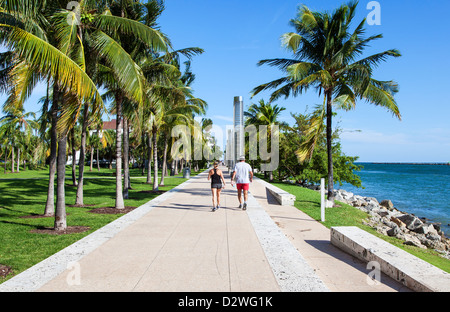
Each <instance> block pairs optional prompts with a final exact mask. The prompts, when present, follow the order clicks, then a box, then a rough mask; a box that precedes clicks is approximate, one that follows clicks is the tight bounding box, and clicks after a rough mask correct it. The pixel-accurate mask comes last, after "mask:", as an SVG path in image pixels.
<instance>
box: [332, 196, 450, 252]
mask: <svg viewBox="0 0 450 312" xmlns="http://www.w3.org/2000/svg"><path fill="white" fill-rule="evenodd" d="M334 196H335V200H337V201H340V202H343V203H346V204H349V205H351V206H353V207H355V208H357V209H360V210H362V211H364V212H367V213H368V215H369V218H368V221H365V222H364V223H365V224H366V225H368V226H370V227H372V228H374V229H375V230H376V231H377V232H378V233H381V234H383V235H386V236H391V237H396V238H398V239H400V240H403V243H404V244H405V245H413V246H416V247H419V248H424V249H427V248H429V249H434V250H436V251H437V252H438V253H439V254H440V255H441V256H442V257H444V258H447V259H450V239H449V238H447V237H446V236H445V233H444V232H443V231H442V230H441V224H440V223H435V222H430V221H429V220H427V219H425V218H419V217H416V216H415V215H414V214H410V213H406V212H402V211H399V210H398V209H396V208H395V207H394V204H393V203H392V201H390V200H387V199H386V200H383V201H381V202H378V200H377V199H376V198H374V197H364V196H360V195H354V194H353V193H351V192H347V191H345V190H335V191H334Z"/></svg>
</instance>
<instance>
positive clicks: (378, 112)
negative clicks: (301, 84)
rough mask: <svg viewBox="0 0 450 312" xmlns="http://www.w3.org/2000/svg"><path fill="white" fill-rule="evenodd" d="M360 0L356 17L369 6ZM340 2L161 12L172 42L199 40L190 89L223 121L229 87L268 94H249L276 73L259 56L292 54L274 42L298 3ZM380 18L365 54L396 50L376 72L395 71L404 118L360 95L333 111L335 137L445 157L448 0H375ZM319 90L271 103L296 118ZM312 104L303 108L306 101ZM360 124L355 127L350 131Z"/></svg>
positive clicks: (253, 1)
mask: <svg viewBox="0 0 450 312" xmlns="http://www.w3.org/2000/svg"><path fill="white" fill-rule="evenodd" d="M369 2H370V1H368V0H360V1H359V5H358V14H357V18H356V19H355V21H357V22H359V21H360V20H362V19H363V18H364V17H366V16H367V15H368V14H369V13H370V12H371V11H372V10H368V9H367V8H366V7H367V4H368V3H369ZM342 3H344V2H341V1H331V0H314V1H306V0H305V1H296V0H282V1H274V0H228V1H213V0H167V1H166V10H165V12H164V13H163V16H162V17H161V18H160V19H159V25H160V26H161V30H162V31H163V32H165V33H166V34H168V35H169V37H170V38H171V40H172V42H173V45H174V47H175V48H184V47H191V46H198V47H201V48H203V49H205V53H204V54H202V55H200V56H196V57H195V58H194V60H193V64H192V70H193V71H194V73H195V74H196V81H195V83H194V85H193V89H194V90H195V95H196V96H198V97H200V98H203V99H204V100H206V101H207V102H208V104H209V109H208V113H207V117H209V118H211V119H213V121H214V123H215V124H217V125H220V126H222V127H225V125H227V124H231V119H230V118H231V117H232V112H233V110H232V104H233V97H234V96H243V97H244V104H245V105H246V106H248V105H250V104H251V103H257V102H258V101H259V99H261V98H263V99H266V100H267V99H268V93H264V94H261V96H259V95H258V96H256V97H255V98H253V99H250V91H251V90H252V89H253V88H254V87H255V86H257V85H259V84H262V83H264V82H268V81H271V80H274V79H276V78H279V77H281V72H280V71H278V70H277V69H276V68H271V67H268V66H264V67H257V66H256V63H257V62H258V61H259V60H261V59H267V58H278V57H290V55H289V54H288V53H287V51H285V50H284V49H283V48H282V47H281V44H280V39H279V38H280V36H281V35H282V34H283V33H286V32H290V31H293V28H292V27H291V26H289V21H290V19H292V18H294V17H295V16H296V12H297V8H298V6H299V5H300V4H305V5H306V6H308V7H309V8H311V9H313V10H328V11H332V10H334V9H335V8H336V7H338V6H339V5H340V4H342ZM378 3H379V4H380V13H381V25H373V26H370V25H367V26H366V30H367V34H368V35H372V34H378V33H382V34H383V35H384V38H383V39H381V40H378V41H375V43H374V45H373V47H371V48H368V49H367V55H369V53H376V52H381V51H384V50H387V49H392V48H396V49H398V50H400V52H401V53H402V55H403V56H402V57H401V58H397V59H394V58H392V59H389V60H388V62H386V63H383V64H382V65H381V66H380V67H379V68H378V69H377V70H376V72H375V75H374V77H375V78H376V79H379V80H391V79H392V80H395V81H396V82H398V84H399V86H400V92H399V93H398V95H397V96H396V99H397V103H398V105H399V107H400V112H401V114H402V117H403V119H402V121H399V120H398V119H396V118H394V117H393V116H392V114H391V113H389V112H387V111H386V110H385V109H383V108H379V107H376V106H373V105H370V104H367V103H365V102H360V103H358V104H357V108H356V110H354V111H351V112H338V116H337V117H336V118H335V124H339V127H340V128H342V129H343V133H342V135H341V143H342V148H343V151H344V152H345V153H346V154H347V155H351V156H359V157H360V161H377V162H384V161H392V162H448V161H450V122H449V118H450V98H449V97H447V96H445V94H446V89H448V88H449V87H450V85H449V83H450V78H449V76H448V72H450V59H449V58H448V56H449V51H450V40H449V39H450V36H449V33H450V27H449V26H448V23H447V21H446V18H444V16H445V14H447V13H448V12H450V1H442V0H439V1H438V0H431V1H417V0H414V1H412V0H410V1H402V0H379V1H378ZM319 103H322V99H321V98H319V97H318V94H316V93H315V91H314V90H311V91H308V93H307V94H305V95H302V96H300V97H297V98H290V99H288V100H284V99H280V100H279V101H277V102H276V104H278V105H279V106H283V107H285V108H286V111H285V114H284V115H283V116H282V119H283V120H285V121H287V122H289V123H292V122H293V120H292V118H291V117H290V112H293V113H304V112H306V111H309V112H310V111H311V108H312V107H313V106H314V105H315V104H319ZM308 108H309V109H308ZM356 130H357V131H356Z"/></svg>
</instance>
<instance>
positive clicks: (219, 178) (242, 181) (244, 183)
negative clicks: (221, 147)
mask: <svg viewBox="0 0 450 312" xmlns="http://www.w3.org/2000/svg"><path fill="white" fill-rule="evenodd" d="M218 167H219V162H217V161H216V162H214V168H213V169H211V170H210V171H209V175H208V180H211V192H212V202H213V208H212V211H216V210H217V209H219V208H220V192H221V191H222V189H224V188H225V179H224V177H223V172H222V170H220V169H219V168H218ZM235 178H236V188H237V190H238V200H239V208H242V209H243V210H246V209H247V198H248V190H249V188H250V182H252V181H253V172H252V168H251V167H250V165H249V164H247V163H246V162H245V156H241V157H240V158H239V162H238V163H237V164H236V165H235V166H234V171H233V175H232V176H231V186H233V182H234V179H235ZM222 182H223V184H222ZM242 191H244V203H242Z"/></svg>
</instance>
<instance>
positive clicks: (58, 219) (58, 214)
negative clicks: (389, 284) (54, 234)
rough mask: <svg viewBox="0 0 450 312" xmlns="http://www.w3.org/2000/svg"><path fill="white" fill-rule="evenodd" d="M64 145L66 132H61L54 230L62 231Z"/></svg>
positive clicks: (63, 219)
mask: <svg viewBox="0 0 450 312" xmlns="http://www.w3.org/2000/svg"><path fill="white" fill-rule="evenodd" d="M66 145H67V134H61V138H60V139H59V140H58V160H57V178H56V183H57V184H56V211H55V230H56V231H64V230H65V229H67V220H66V198H65V185H64V184H65V178H66V177H65V175H66Z"/></svg>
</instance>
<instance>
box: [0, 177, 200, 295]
mask: <svg viewBox="0 0 450 312" xmlns="http://www.w3.org/2000/svg"><path fill="white" fill-rule="evenodd" d="M199 175H200V174H199ZM199 175H197V176H194V177H192V178H191V179H190V180H187V181H185V182H183V183H181V184H180V185H178V186H176V187H174V188H173V189H171V190H169V191H167V192H165V193H164V194H161V195H159V196H158V197H156V198H154V199H152V200H150V201H149V202H147V203H145V204H143V205H142V206H139V207H138V208H136V209H134V210H133V211H130V212H129V213H127V214H125V215H123V216H122V217H120V218H118V219H116V220H114V221H113V222H111V223H109V224H107V225H105V226H104V227H102V228H100V229H98V230H97V231H95V232H93V233H91V234H89V235H88V236H86V237H84V238H82V239H80V240H79V241H77V242H75V243H73V244H72V245H70V246H68V247H66V248H64V249H63V250H61V251H59V252H57V253H55V254H54V255H52V256H50V257H48V258H47V259H45V260H43V261H41V262H39V263H37V264H35V265H34V266H32V267H31V268H29V269H27V270H25V271H23V272H22V273H20V274H18V275H16V276H14V277H13V278H11V279H9V280H7V281H6V282H4V283H2V284H0V292H32V291H36V290H37V289H39V288H40V287H42V286H44V285H45V284H46V283H48V282H49V281H51V280H52V279H54V278H55V277H57V276H58V275H59V274H61V273H62V272H64V271H65V270H66V269H67V267H68V265H70V264H71V263H73V262H77V261H79V260H81V259H82V258H83V257H84V256H86V255H88V254H90V253H91V252H92V251H94V250H95V249H96V248H98V247H99V246H101V245H102V244H104V243H105V242H107V241H108V240H110V239H111V238H113V237H114V236H115V235H116V234H117V233H119V232H120V231H122V230H124V229H125V228H126V227H128V226H129V225H131V224H133V223H134V222H135V221H137V220H138V219H140V218H141V217H143V216H144V215H146V214H147V213H149V212H150V211H151V210H152V209H153V207H155V206H156V205H158V204H160V203H161V202H163V201H165V200H167V199H168V198H170V197H171V196H172V195H173V194H174V193H175V192H178V191H180V190H182V189H183V188H185V187H186V186H187V185H188V184H190V183H191V182H192V180H195V179H196V178H197V177H199Z"/></svg>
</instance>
